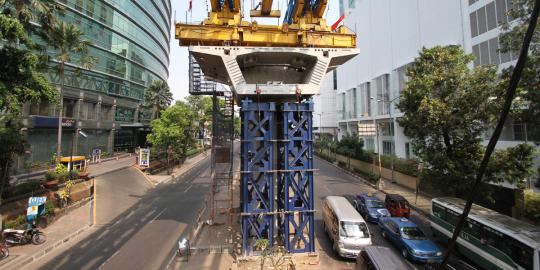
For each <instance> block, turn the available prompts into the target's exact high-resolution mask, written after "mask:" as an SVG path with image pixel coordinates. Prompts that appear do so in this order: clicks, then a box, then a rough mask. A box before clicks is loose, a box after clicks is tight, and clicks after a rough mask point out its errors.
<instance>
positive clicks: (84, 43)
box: [40, 21, 97, 162]
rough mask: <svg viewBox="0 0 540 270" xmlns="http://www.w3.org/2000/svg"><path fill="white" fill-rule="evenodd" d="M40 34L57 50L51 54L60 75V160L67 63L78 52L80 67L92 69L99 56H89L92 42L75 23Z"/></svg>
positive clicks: (57, 26)
mask: <svg viewBox="0 0 540 270" xmlns="http://www.w3.org/2000/svg"><path fill="white" fill-rule="evenodd" d="M40 36H41V38H43V40H44V41H45V42H46V43H47V44H48V45H49V46H51V47H52V48H54V49H55V52H54V53H53V54H52V55H51V56H52V58H53V60H55V61H56V62H58V69H57V70H56V72H57V74H58V75H59V76H60V89H59V90H60V108H59V114H58V141H57V145H56V158H57V162H58V161H59V160H60V157H61V152H62V148H61V143H62V117H63V114H64V112H63V107H64V105H63V93H64V75H65V66H66V63H70V62H71V59H72V56H73V54H77V55H78V56H80V60H79V64H80V67H82V68H84V69H90V68H92V67H93V66H94V64H95V63H96V62H97V58H95V57H93V56H87V53H88V46H90V45H91V44H92V43H91V42H90V41H88V40H86V39H84V38H83V36H84V32H82V31H81V30H79V29H78V28H77V26H75V25H73V24H67V23H66V22H63V21H62V22H58V23H54V24H53V25H52V26H51V27H49V28H47V29H45V31H43V32H42V33H41V34H40Z"/></svg>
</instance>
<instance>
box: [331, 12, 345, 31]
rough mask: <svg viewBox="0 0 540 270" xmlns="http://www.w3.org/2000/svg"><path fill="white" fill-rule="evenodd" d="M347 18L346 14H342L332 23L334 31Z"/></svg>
mask: <svg viewBox="0 0 540 270" xmlns="http://www.w3.org/2000/svg"><path fill="white" fill-rule="evenodd" d="M344 19H345V14H343V15H341V17H339V19H338V20H337V21H336V22H335V23H334V24H332V31H336V29H337V28H338V26H339V24H340V23H341V22H342V21H343V20H344Z"/></svg>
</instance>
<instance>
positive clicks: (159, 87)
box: [144, 80, 173, 119]
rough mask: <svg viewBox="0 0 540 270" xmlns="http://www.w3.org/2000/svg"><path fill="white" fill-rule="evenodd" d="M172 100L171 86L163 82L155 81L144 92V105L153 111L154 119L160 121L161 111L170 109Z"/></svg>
mask: <svg viewBox="0 0 540 270" xmlns="http://www.w3.org/2000/svg"><path fill="white" fill-rule="evenodd" d="M172 100H173V96H172V93H171V90H170V89H169V85H167V83H166V82H164V81H162V80H157V81H153V82H152V83H151V84H150V86H148V88H146V91H145V92H144V105H145V107H147V108H151V109H152V119H158V118H159V117H160V115H161V111H162V110H163V109H166V108H167V107H169V105H171V101H172Z"/></svg>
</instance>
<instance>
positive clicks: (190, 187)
mask: <svg viewBox="0 0 540 270" xmlns="http://www.w3.org/2000/svg"><path fill="white" fill-rule="evenodd" d="M191 187H193V183H192V184H191V185H189V187H188V188H186V190H184V193H186V192H188V190H189V189H190V188H191Z"/></svg>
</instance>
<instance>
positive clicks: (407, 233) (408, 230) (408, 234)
mask: <svg viewBox="0 0 540 270" xmlns="http://www.w3.org/2000/svg"><path fill="white" fill-rule="evenodd" d="M401 236H402V237H403V238H405V239H410V240H423V239H426V236H425V235H424V233H423V232H422V231H421V230H420V229H418V228H417V227H402V228H401Z"/></svg>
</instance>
